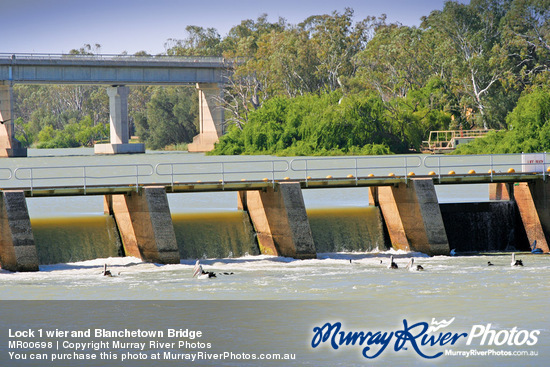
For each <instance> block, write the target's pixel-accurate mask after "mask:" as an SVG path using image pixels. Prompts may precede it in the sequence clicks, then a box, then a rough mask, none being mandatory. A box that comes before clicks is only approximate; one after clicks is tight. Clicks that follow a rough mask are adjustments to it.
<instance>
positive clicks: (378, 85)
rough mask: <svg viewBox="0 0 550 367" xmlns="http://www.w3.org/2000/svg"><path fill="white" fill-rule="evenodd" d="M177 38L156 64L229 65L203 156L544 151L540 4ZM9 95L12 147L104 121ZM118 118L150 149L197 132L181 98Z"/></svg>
mask: <svg viewBox="0 0 550 367" xmlns="http://www.w3.org/2000/svg"><path fill="white" fill-rule="evenodd" d="M185 29H186V31H187V37H186V38H185V39H183V40H176V39H169V40H167V42H166V44H165V48H166V53H167V54H168V55H181V56H201V55H202V56H223V57H224V58H225V59H226V60H228V61H232V62H228V63H227V64H228V67H229V68H231V70H230V71H231V73H230V75H231V77H230V78H228V80H227V83H226V85H225V90H224V93H223V96H224V98H223V99H221V100H220V101H219V102H220V104H221V106H222V107H223V108H224V110H225V117H226V122H227V125H228V126H227V127H226V130H227V131H228V134H226V135H225V136H223V137H222V138H221V141H220V143H219V144H218V145H217V147H216V149H215V151H214V153H216V154H260V153H262V154H359V153H366V152H371V151H373V149H374V151H376V152H390V151H391V152H392V153H406V152H410V151H415V150H419V149H420V147H421V143H422V141H423V140H425V139H426V138H427V137H428V134H429V132H430V131H431V130H448V129H458V128H463V129H486V128H492V129H500V130H505V131H503V132H499V133H495V134H490V135H489V137H487V138H486V139H484V140H480V141H479V142H476V143H474V144H471V145H466V146H463V147H462V148H461V149H459V150H458V152H467V151H468V152H470V151H472V152H476V153H481V152H508V151H518V149H519V150H522V151H528V150H531V151H532V150H534V149H542V148H543V147H544V146H545V143H543V142H541V141H539V140H541V139H546V134H547V133H546V129H547V127H546V122H541V121H546V120H545V119H544V118H543V117H539V118H538V120H537V119H535V117H533V116H534V115H532V114H537V113H538V112H537V113H535V112H534V111H539V112H540V111H545V107H544V106H545V102H544V96H543V93H544V92H543V91H545V90H547V86H548V84H549V83H550V0H472V1H470V2H469V3H468V4H464V3H463V2H458V1H448V2H446V3H445V5H444V7H443V9H442V10H436V11H433V12H431V13H430V14H427V15H426V16H425V17H423V19H422V24H421V26H420V27H408V26H404V25H401V24H388V23H387V22H386V18H385V16H380V17H378V18H376V17H373V16H369V17H366V18H365V19H362V20H359V21H354V13H353V10H352V9H345V10H344V12H342V13H339V12H333V13H331V14H321V15H312V16H310V17H308V18H307V19H305V20H304V21H302V22H300V23H298V24H289V23H288V22H287V21H286V20H284V19H283V18H279V19H277V20H276V21H274V22H270V21H269V20H268V16H267V15H266V14H264V15H261V16H260V17H259V18H257V19H255V20H250V19H248V20H243V21H242V22H241V23H240V24H238V25H236V26H234V27H233V28H232V29H231V30H230V31H229V33H228V34H227V36H225V37H221V36H220V35H219V33H218V32H217V31H216V29H214V28H202V27H197V26H192V25H191V26H187V27H186V28H185ZM99 49H100V45H94V46H91V45H84V47H82V48H80V49H78V50H73V51H71V52H72V53H77V54H93V53H94V52H98V51H99ZM139 54H140V55H141V54H144V53H143V52H141V53H139ZM14 95H15V98H16V100H17V101H16V103H15V106H16V108H17V110H16V111H15V116H17V117H19V119H17V121H16V131H17V136H18V137H19V139H20V140H21V141H23V142H24V143H25V144H27V145H32V144H34V145H37V144H42V143H44V142H45V141H50V142H52V144H53V142H56V143H55V144H60V145H67V144H77V143H76V142H74V141H71V142H68V141H66V140H65V139H62V138H61V136H62V135H63V133H62V132H63V131H65V129H66V128H67V126H69V125H71V129H74V128H77V126H81V127H80V128H79V129H83V130H86V129H89V128H90V127H89V126H88V125H89V122H87V123H86V124H88V125H86V124H82V121H83V120H84V119H85V118H87V116H89V118H90V119H91V127H94V128H95V127H96V126H97V125H102V126H105V124H106V123H107V121H108V113H109V111H108V98H107V96H106V93H104V90H102V88H98V87H94V86H89V87H88V86H76V87H74V86H59V87H54V88H51V87H47V88H46V87H40V86H16V88H15V89H14ZM520 96H521V98H520ZM129 106H130V108H129V112H130V121H131V123H132V124H133V125H135V129H136V133H137V135H139V137H140V139H141V140H142V141H143V142H145V143H146V144H147V146H148V148H150V149H151V148H152V149H162V148H163V147H164V146H166V145H170V144H178V143H180V142H190V141H191V139H192V137H193V135H194V134H196V132H197V121H196V120H197V115H198V109H197V97H196V95H195V92H194V90H193V89H192V88H184V87H180V88H158V87H131V94H130V97H129ZM522 106H529V108H526V107H522ZM537 116H545V115H544V112H540V113H538V115H537ZM535 120H536V121H539V122H538V123H534V122H529V121H535ZM85 125H86V126H88V127H85ZM86 131H87V130H86ZM102 131H103V132H104V131H105V129H103V130H102V129H100V128H97V133H101V132H102ZM56 134H59V136H58V135H56ZM72 134H73V135H75V136H76V133H75V132H74V131H73V132H72ZM78 141H83V142H84V143H83V144H86V142H85V141H86V139H84V138H82V139H78Z"/></svg>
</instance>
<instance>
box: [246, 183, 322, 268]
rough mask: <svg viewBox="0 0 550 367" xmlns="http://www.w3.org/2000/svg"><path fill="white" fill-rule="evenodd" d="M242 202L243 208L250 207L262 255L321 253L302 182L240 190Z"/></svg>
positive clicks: (309, 255)
mask: <svg viewBox="0 0 550 367" xmlns="http://www.w3.org/2000/svg"><path fill="white" fill-rule="evenodd" d="M239 202H240V204H239V206H240V207H242V208H244V209H246V208H247V209H248V213H249V215H250V219H251V220H252V223H253V225H254V229H255V230H256V233H257V235H258V242H259V244H260V251H261V253H262V254H265V255H275V256H287V257H293V258H296V259H313V258H315V257H316V256H317V253H316V251H315V245H314V243H313V236H312V234H311V228H310V226H309V220H308V218H307V213H306V207H305V204H304V199H303V196H302V189H301V187H300V184H299V183H297V182H284V183H279V184H278V185H276V186H275V188H271V187H270V188H268V189H267V190H266V191H247V192H246V193H245V192H239Z"/></svg>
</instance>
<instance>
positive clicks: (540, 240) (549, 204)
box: [489, 180, 550, 253]
mask: <svg viewBox="0 0 550 367" xmlns="http://www.w3.org/2000/svg"><path fill="white" fill-rule="evenodd" d="M489 199H490V200H508V201H510V200H511V201H514V202H515V204H516V206H517V209H518V211H519V214H520V217H521V221H522V224H523V228H524V229H525V233H526V234H527V238H528V240H529V243H533V242H534V241H535V240H536V241H537V247H538V248H540V249H541V250H542V251H543V252H545V253H547V252H550V248H549V246H548V240H549V239H548V236H549V235H550V212H549V210H548V209H549V208H550V185H549V184H548V183H547V182H545V181H542V180H538V181H533V182H518V183H516V184H507V183H493V184H491V185H490V188H489Z"/></svg>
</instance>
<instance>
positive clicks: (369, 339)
mask: <svg viewBox="0 0 550 367" xmlns="http://www.w3.org/2000/svg"><path fill="white" fill-rule="evenodd" d="M454 320H455V318H454V317H453V318H452V319H450V320H448V321H447V320H441V321H436V320H435V319H432V322H431V324H428V323H427V322H417V323H415V324H411V323H409V322H408V321H407V320H406V319H405V320H403V329H400V330H395V331H346V330H344V329H343V327H342V323H340V322H334V323H330V322H327V323H325V324H324V325H323V326H315V327H314V328H313V338H312V340H311V347H312V348H314V349H315V348H317V347H319V346H322V345H328V346H329V347H331V348H332V349H334V350H337V349H340V348H342V347H356V348H357V347H359V348H361V354H362V356H363V357H365V358H368V359H374V358H376V357H378V356H380V355H381V354H382V353H384V351H385V350H386V349H388V350H391V347H393V350H394V351H395V352H400V351H401V350H411V349H412V350H414V352H416V353H417V354H418V355H419V356H421V357H423V358H427V359H434V358H438V357H441V356H442V355H443V354H448V353H445V351H444V350H442V349H445V348H449V347H450V346H454V345H456V344H457V343H458V344H461V343H462V342H465V345H467V346H470V347H473V346H509V347H516V346H533V345H536V344H537V342H538V336H539V334H540V330H531V331H528V330H518V328H517V327H513V328H512V329H500V330H499V329H495V328H493V327H492V325H491V324H486V325H473V326H472V328H471V330H470V332H469V333H465V332H460V333H457V332H451V331H446V330H443V329H445V328H447V327H449V326H450V325H451V324H452V323H453V321H454ZM388 347H390V348H388Z"/></svg>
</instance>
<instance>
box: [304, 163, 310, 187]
mask: <svg viewBox="0 0 550 367" xmlns="http://www.w3.org/2000/svg"><path fill="white" fill-rule="evenodd" d="M304 162H305V163H306V187H309V180H308V177H309V175H308V172H307V158H305V159H304Z"/></svg>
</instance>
